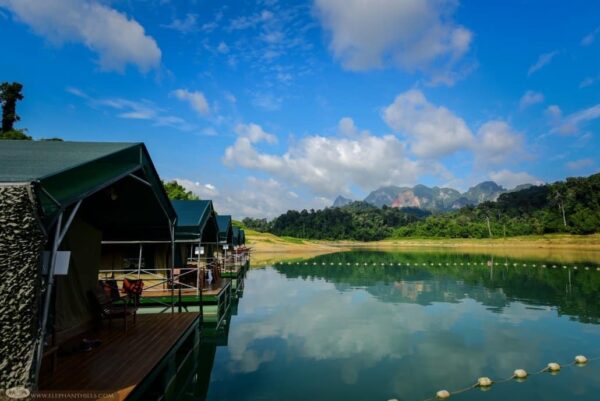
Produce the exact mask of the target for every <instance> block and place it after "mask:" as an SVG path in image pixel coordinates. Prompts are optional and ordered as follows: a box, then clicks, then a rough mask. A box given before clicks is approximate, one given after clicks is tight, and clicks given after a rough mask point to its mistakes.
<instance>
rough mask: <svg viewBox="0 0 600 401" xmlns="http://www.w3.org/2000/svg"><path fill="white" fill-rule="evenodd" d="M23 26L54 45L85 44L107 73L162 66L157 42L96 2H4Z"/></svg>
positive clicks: (18, 0)
mask: <svg viewBox="0 0 600 401" xmlns="http://www.w3.org/2000/svg"><path fill="white" fill-rule="evenodd" d="M0 6H2V7H6V8H8V9H9V10H10V11H11V12H12V13H13V15H14V16H16V18H17V19H18V20H20V21H21V22H23V23H25V24H27V25H29V26H30V27H31V29H32V30H33V31H34V32H35V33H37V34H38V35H41V36H44V37H45V38H47V39H48V40H49V41H50V42H51V43H53V44H56V45H60V44H62V43H65V42H78V43H83V44H84V45H85V46H86V47H88V48H89V49H91V50H92V51H93V52H95V53H97V54H98V56H99V60H98V63H99V65H100V67H101V68H102V69H103V70H116V71H123V70H124V69H125V66H126V65H128V64H134V65H136V66H137V67H138V68H139V69H140V70H141V71H148V70H150V69H152V68H156V67H158V66H159V65H160V60H161V51H160V49H159V48H158V45H157V44H156V41H155V40H154V39H153V38H152V37H151V36H149V35H147V34H146V33H145V31H144V28H143V27H142V26H141V25H140V24H139V23H138V22H137V21H136V20H134V19H132V18H128V17H127V15H125V14H124V13H121V12H119V11H117V10H115V9H113V8H110V7H108V6H107V5H105V4H102V3H99V2H97V1H94V0H54V1H37V0H0Z"/></svg>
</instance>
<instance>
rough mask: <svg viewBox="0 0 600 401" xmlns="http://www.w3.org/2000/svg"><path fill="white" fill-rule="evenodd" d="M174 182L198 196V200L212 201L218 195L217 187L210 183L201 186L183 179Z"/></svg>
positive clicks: (198, 183)
mask: <svg viewBox="0 0 600 401" xmlns="http://www.w3.org/2000/svg"><path fill="white" fill-rule="evenodd" d="M174 180H175V181H177V183H178V184H179V185H181V186H182V187H184V188H185V189H186V190H188V191H192V192H193V193H194V194H195V195H198V196H199V197H200V199H209V200H213V199H215V198H216V197H218V196H219V194H220V193H219V190H217V187H215V186H214V185H213V184H210V183H206V184H202V183H200V182H198V181H191V180H188V179H185V178H175V179H174Z"/></svg>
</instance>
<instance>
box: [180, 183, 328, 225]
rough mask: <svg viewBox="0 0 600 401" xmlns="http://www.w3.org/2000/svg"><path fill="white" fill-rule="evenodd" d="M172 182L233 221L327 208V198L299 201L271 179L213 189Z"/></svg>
mask: <svg viewBox="0 0 600 401" xmlns="http://www.w3.org/2000/svg"><path fill="white" fill-rule="evenodd" d="M176 181H177V182H178V183H179V184H181V185H182V186H183V187H184V188H185V189H187V190H188V191H192V192H193V193H194V194H196V195H198V196H199V197H200V198H201V199H211V200H212V201H213V204H214V206H215V209H216V210H217V211H218V212H219V213H221V214H231V215H233V216H234V217H235V218H236V219H237V218H239V219H241V218H244V217H260V218H263V217H266V218H273V217H276V216H279V215H280V214H282V213H285V212H286V211H288V210H290V209H298V210H299V209H305V208H309V209H310V208H315V209H321V208H323V207H325V206H329V205H331V200H330V199H324V198H320V197H314V198H309V199H306V198H301V197H299V196H298V194H296V193H295V192H294V191H292V190H290V189H289V188H288V187H287V186H286V185H284V184H283V183H281V182H279V181H277V180H275V179H273V178H268V179H259V178H256V177H248V178H247V179H246V180H245V181H244V182H243V183H242V184H241V185H239V186H236V187H235V188H221V189H217V188H216V187H215V186H214V185H212V184H208V183H200V182H195V181H192V180H189V179H185V178H177V179H176Z"/></svg>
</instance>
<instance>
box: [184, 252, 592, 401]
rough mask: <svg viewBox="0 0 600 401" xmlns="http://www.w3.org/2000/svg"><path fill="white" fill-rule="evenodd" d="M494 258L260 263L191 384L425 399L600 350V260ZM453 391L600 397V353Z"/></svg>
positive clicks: (376, 256)
mask: <svg viewBox="0 0 600 401" xmlns="http://www.w3.org/2000/svg"><path fill="white" fill-rule="evenodd" d="M489 261H491V258H490V257H486V256H485V255H477V256H468V255H457V254H452V255H450V254H447V255H444V254H440V253H436V254H427V253H422V252H420V253H419V254H410V253H386V252H345V253H339V254H334V255H326V256H321V257H317V258H314V259H308V260H305V261H302V262H301V263H299V264H296V263H295V262H292V264H288V263H287V262H286V263H283V264H274V265H271V266H267V267H265V268H261V269H253V270H251V271H250V272H249V273H248V275H247V277H246V283H245V292H244V296H243V298H241V299H240V300H239V303H238V305H237V313H236V314H235V315H234V316H232V317H231V320H230V322H229V327H228V329H227V330H226V331H225V332H223V333H221V334H213V335H211V336H209V337H208V338H207V339H206V340H205V341H204V342H203V344H202V345H201V355H202V359H201V360H202V364H201V366H198V367H196V368H195V369H197V372H195V375H194V378H193V380H191V381H189V382H188V384H187V385H186V386H187V388H186V389H185V392H186V393H187V394H188V395H190V396H193V397H194V398H195V399H204V398H205V399H207V400H215V401H216V400H236V401H240V400H286V401H289V400H307V399H309V400H382V401H385V400H388V399H391V398H397V399H398V400H417V401H420V400H423V399H426V398H429V397H431V396H432V395H434V394H435V392H436V391H437V390H440V389H449V390H452V389H458V388H462V387H465V386H467V385H469V384H471V383H473V382H474V381H475V380H476V379H477V377H479V376H489V377H492V378H494V379H500V378H505V377H507V376H510V375H511V374H512V372H513V371H514V370H515V369H516V368H524V369H526V370H527V371H530V372H533V371H535V370H539V369H540V368H542V367H544V366H545V365H546V364H547V363H548V362H551V361H557V362H561V363H562V362H568V361H571V360H572V358H573V357H574V356H575V355H577V354H584V355H586V356H588V357H596V356H600V325H598V323H599V322H600V297H599V296H598V295H599V294H600V271H598V270H596V269H597V267H598V266H597V265H595V264H592V263H578V264H577V270H575V269H573V266H574V265H573V264H569V265H568V268H567V269H564V268H563V267H562V263H560V264H559V263H557V262H553V261H552V260H531V259H529V260H516V259H505V258H500V259H499V258H497V257H496V258H494V260H493V266H491V267H490V266H488V262H489ZM365 263H366V265H365ZM398 263H401V266H398ZM461 263H462V266H461ZM515 263H517V266H514V264H515ZM523 263H525V264H527V266H525V267H524V266H522V265H523ZM340 264H341V265H340ZM357 264H358V265H357ZM382 264H384V265H382ZM390 264H392V265H390ZM407 264H409V266H407ZM532 264H536V267H532V266H531V265H532ZM542 264H546V265H547V267H546V268H543V267H541V265H542ZM553 265H556V268H553V267H552V266H553ZM585 267H588V268H589V270H586V269H585ZM452 399H457V400H459V399H460V400H475V399H477V400H507V399H511V400H600V360H597V361H593V362H590V363H589V364H588V365H587V366H585V367H566V368H564V369H563V370H562V371H561V372H560V373H559V374H557V375H551V374H549V373H545V374H542V375H538V376H534V377H530V378H529V379H527V380H526V381H525V382H523V383H517V382H515V381H511V382H507V383H503V384H498V385H495V386H494V387H493V388H492V389H491V390H489V391H486V392H482V391H481V390H479V389H476V390H472V391H469V392H466V393H463V394H460V395H456V396H453V397H452Z"/></svg>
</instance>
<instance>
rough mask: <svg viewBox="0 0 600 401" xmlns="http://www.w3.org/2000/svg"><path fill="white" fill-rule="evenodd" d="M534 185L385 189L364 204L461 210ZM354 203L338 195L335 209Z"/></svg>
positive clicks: (422, 186) (434, 209)
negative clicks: (509, 187) (507, 187)
mask: <svg viewBox="0 0 600 401" xmlns="http://www.w3.org/2000/svg"><path fill="white" fill-rule="evenodd" d="M531 186H532V185H531V184H524V185H519V186H518V187H516V188H514V189H512V190H508V189H506V188H504V187H502V186H500V185H498V184H496V183H495V182H493V181H484V182H482V183H479V184H477V185H475V186H473V187H471V188H469V189H468V190H467V191H466V192H463V193H461V192H459V191H457V190H456V189H453V188H440V187H428V186H425V185H420V184H419V185H415V186H414V187H397V186H393V185H392V186H386V187H381V188H379V189H376V190H375V191H373V192H371V193H370V194H369V195H368V196H367V197H366V198H365V199H364V202H367V203H370V204H372V205H374V206H377V207H383V206H384V205H385V206H389V207H397V208H402V207H415V208H419V209H423V210H428V211H430V212H445V211H449V210H455V209H460V208H461V207H463V206H467V205H478V204H480V203H482V202H486V201H495V200H496V199H498V196H500V194H503V193H505V192H512V191H518V190H521V189H525V188H528V187H531ZM349 203H352V199H348V198H345V197H343V196H338V197H337V198H336V199H335V201H334V203H333V207H342V206H346V205H348V204H349Z"/></svg>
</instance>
